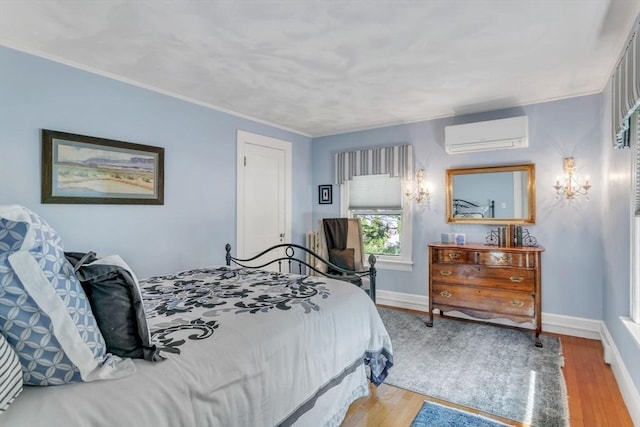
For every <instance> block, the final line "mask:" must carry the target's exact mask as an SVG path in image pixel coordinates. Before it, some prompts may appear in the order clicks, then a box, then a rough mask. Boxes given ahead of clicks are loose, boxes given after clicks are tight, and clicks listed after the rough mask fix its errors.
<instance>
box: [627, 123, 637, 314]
mask: <svg viewBox="0 0 640 427" xmlns="http://www.w3.org/2000/svg"><path fill="white" fill-rule="evenodd" d="M629 130H630V139H631V147H632V148H633V150H634V160H633V174H632V176H633V179H634V182H633V188H634V189H635V191H634V194H632V197H633V198H634V200H632V206H633V210H634V211H633V213H632V223H631V320H632V321H633V322H635V323H637V324H640V113H638V111H636V112H635V113H634V114H633V116H631V120H630V129H629Z"/></svg>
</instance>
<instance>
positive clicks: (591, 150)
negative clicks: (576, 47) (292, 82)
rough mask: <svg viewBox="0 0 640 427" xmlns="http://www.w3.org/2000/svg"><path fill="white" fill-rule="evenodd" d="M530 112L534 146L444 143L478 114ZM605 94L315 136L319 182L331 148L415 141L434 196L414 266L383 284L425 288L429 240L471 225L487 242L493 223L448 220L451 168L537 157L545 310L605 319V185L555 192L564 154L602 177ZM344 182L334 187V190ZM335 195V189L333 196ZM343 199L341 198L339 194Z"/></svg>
mask: <svg viewBox="0 0 640 427" xmlns="http://www.w3.org/2000/svg"><path fill="white" fill-rule="evenodd" d="M523 114H525V115H527V116H528V118H529V147H528V148H524V149H517V150H502V151H493V152H484V153H471V154H455V155H449V154H446V152H445V151H444V127H445V126H447V125H450V124H459V123H465V122H473V121H480V120H490V119H497V118H505V117H513V116H519V115H523ZM601 115H602V114H601V96H600V95H593V96H586V97H579V98H572V99H567V100H563V101H557V102H549V103H544V104H536V105H531V106H526V107H522V108H517V109H511V110H505V111H498V112H490V113H484V114H475V115H469V116H466V117H455V118H447V119H438V120H430V121H424V122H419V123H412V124H407V125H401V126H393V127H387V128H382V129H374V130H368V131H361V132H353V133H349V134H342V135H335V136H328V137H324V138H317V139H314V140H313V146H312V149H313V154H312V158H313V184H314V185H318V184H327V183H331V182H333V155H334V154H335V153H336V152H339V151H346V150H353V149H359V148H363V147H370V146H382V145H393V144H400V143H410V144H413V146H414V157H415V163H416V169H418V168H424V169H425V175H426V181H427V182H430V183H431V187H432V189H433V191H432V195H431V199H430V202H429V204H428V205H427V206H425V207H423V208H421V210H419V211H418V212H417V213H416V215H415V218H414V223H413V262H414V266H413V271H412V272H400V271H389V270H386V271H385V270H383V271H381V272H380V274H379V275H380V280H379V281H378V288H379V289H381V290H387V291H394V292H400V293H406V294H415V295H420V296H426V293H427V261H426V259H427V245H428V243H429V242H434V241H438V240H439V239H440V233H442V232H457V233H466V234H467V241H468V242H484V238H485V236H486V234H487V232H488V231H489V229H490V227H489V226H481V225H465V224H456V225H454V224H447V222H446V218H445V173H446V169H448V168H458V167H472V166H488V165H496V164H514V163H535V166H536V190H537V191H536V207H537V209H536V211H537V220H536V225H534V226H531V227H527V228H529V230H530V232H531V233H532V234H533V235H534V236H535V237H536V238H537V239H538V243H539V244H541V245H542V246H543V247H545V248H546V251H545V252H544V253H543V255H542V310H543V312H544V313H555V314H562V315H567V316H576V317H584V318H589V319H602V309H603V308H602V275H603V272H602V259H603V254H602V238H601V232H600V227H601V226H600V224H601V213H600V195H601V191H602V187H601V186H597V185H596V186H594V187H593V188H592V189H591V191H590V193H591V201H586V200H576V201H575V202H574V203H572V204H570V205H568V204H566V202H564V201H562V200H556V197H555V196H556V195H555V190H554V189H553V187H552V185H553V184H554V182H555V178H556V176H558V175H561V174H562V159H563V157H566V156H568V155H571V154H572V155H574V156H575V158H576V162H577V166H578V169H579V172H580V171H582V172H583V173H587V174H590V176H591V179H592V180H593V181H594V182H599V181H600V180H601V176H600V173H601V159H600V154H601V149H600V147H601V145H602V131H601V128H600V123H601ZM338 193H339V187H337V186H336V187H335V194H338ZM334 199H336V197H335V196H334ZM337 200H339V198H337ZM339 212H340V210H339V204H337V203H334V204H333V205H316V206H315V208H314V224H316V223H317V220H318V219H319V218H322V217H324V216H333V215H339Z"/></svg>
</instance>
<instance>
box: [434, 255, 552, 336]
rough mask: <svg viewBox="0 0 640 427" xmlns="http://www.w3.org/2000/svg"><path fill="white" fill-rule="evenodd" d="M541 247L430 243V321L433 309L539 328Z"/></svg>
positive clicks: (537, 333)
mask: <svg viewBox="0 0 640 427" xmlns="http://www.w3.org/2000/svg"><path fill="white" fill-rule="evenodd" d="M543 251H544V249H543V248H541V247H539V246H538V247H496V246H489V245H484V244H471V243H468V244H466V245H464V246H462V245H455V244H450V243H432V244H430V245H429V321H428V323H427V326H433V310H434V309H438V310H439V311H440V313H441V314H442V313H444V312H447V311H459V312H462V313H464V314H467V315H469V316H471V317H473V318H475V319H480V320H487V319H499V318H503V319H509V320H511V321H513V322H516V323H525V322H526V323H529V322H530V323H531V324H532V325H533V326H534V327H535V345H536V346H537V347H542V342H541V341H540V339H539V335H540V332H541V330H542V319H541V300H542V299H541V284H540V267H541V265H540V264H541V254H542V252H543Z"/></svg>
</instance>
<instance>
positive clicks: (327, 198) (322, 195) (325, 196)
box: [318, 185, 333, 205]
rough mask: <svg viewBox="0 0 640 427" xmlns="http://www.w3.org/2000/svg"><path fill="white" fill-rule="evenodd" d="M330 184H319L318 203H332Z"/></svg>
mask: <svg viewBox="0 0 640 427" xmlns="http://www.w3.org/2000/svg"><path fill="white" fill-rule="evenodd" d="M332 188H333V187H332V186H331V185H319V186H318V203H320V204H321V205H330V204H332V203H333V194H332Z"/></svg>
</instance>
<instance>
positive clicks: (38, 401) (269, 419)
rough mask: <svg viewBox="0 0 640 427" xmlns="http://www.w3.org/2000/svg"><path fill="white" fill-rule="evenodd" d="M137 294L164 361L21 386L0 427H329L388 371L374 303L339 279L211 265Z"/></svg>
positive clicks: (144, 284) (387, 350) (150, 284)
mask: <svg viewBox="0 0 640 427" xmlns="http://www.w3.org/2000/svg"><path fill="white" fill-rule="evenodd" d="M140 285H141V291H142V295H143V301H144V306H145V311H146V315H147V319H148V324H149V327H150V329H151V334H152V338H153V341H154V342H155V343H156V345H157V346H158V347H159V348H160V349H161V352H162V353H163V354H164V355H165V356H166V360H164V361H161V362H153V363H152V362H147V361H145V360H142V359H136V360H135V365H136V369H137V372H136V373H135V374H134V375H130V376H128V377H125V378H120V379H117V380H107V381H97V382H93V383H78V384H69V385H65V386H56V387H27V388H26V389H25V390H24V391H23V393H22V394H21V395H20V396H19V398H18V399H17V400H16V401H15V402H14V403H13V404H12V406H11V408H10V410H9V411H7V412H6V413H4V414H3V415H2V416H0V424H2V425H4V423H6V425H29V426H33V427H37V426H47V425H50V421H51V420H56V423H57V424H59V425H65V426H69V427H73V426H80V425H81V426H96V427H100V426H112V425H134V424H135V425H138V426H153V427H163V426H166V427H169V426H171V427H173V426H225V427H227V426H238V427H240V426H271V425H281V426H287V425H299V426H305V425H314V426H316V425H317V426H322V425H325V426H334V425H335V426H339V425H340V423H341V421H342V419H343V417H344V414H345V412H346V410H347V408H348V407H349V405H350V404H351V402H353V401H354V400H355V399H357V398H358V397H360V396H363V395H365V394H367V393H368V387H367V381H373V382H375V383H380V382H381V381H383V380H384V377H385V376H386V374H387V371H388V369H389V368H390V367H391V366H392V362H393V360H392V359H393V356H392V354H393V352H392V347H391V342H390V339H389V336H388V334H387V331H386V329H385V328H384V325H383V324H382V320H381V319H380V316H379V315H378V312H377V309H376V307H375V305H374V304H373V303H372V302H371V299H370V298H369V297H368V296H367V295H366V293H365V292H364V291H363V290H361V289H360V288H358V287H357V286H354V285H352V284H349V283H346V282H342V281H337V280H333V279H328V278H321V277H308V276H303V275H290V274H280V273H274V272H267V271H260V270H251V269H237V268H230V267H211V268H202V269H195V270H189V271H184V272H181V273H177V274H172V275H167V276H159V277H151V278H148V279H146V280H143V281H141V283H140ZM36 407H37V408H38V411H33V408H36Z"/></svg>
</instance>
